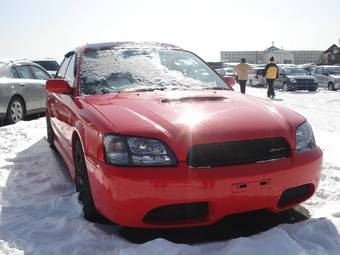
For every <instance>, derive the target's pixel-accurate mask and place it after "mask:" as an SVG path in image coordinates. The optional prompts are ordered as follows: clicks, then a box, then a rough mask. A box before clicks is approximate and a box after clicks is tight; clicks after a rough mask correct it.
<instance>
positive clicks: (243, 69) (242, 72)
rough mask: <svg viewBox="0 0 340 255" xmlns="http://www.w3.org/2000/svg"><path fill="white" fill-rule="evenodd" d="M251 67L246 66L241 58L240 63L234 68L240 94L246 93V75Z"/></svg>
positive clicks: (244, 60)
mask: <svg viewBox="0 0 340 255" xmlns="http://www.w3.org/2000/svg"><path fill="white" fill-rule="evenodd" d="M251 69H252V68H251V66H250V65H248V64H246V59H245V58H242V59H241V63H240V64H238V65H237V66H235V68H234V72H235V73H237V79H238V83H239V84H240V88H241V93H242V94H245V93H246V84H247V81H248V73H249V71H250V70H251Z"/></svg>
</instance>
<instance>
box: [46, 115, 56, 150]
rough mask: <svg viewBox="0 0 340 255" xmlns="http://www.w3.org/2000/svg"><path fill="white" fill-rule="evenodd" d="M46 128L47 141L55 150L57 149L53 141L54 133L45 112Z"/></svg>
mask: <svg viewBox="0 0 340 255" xmlns="http://www.w3.org/2000/svg"><path fill="white" fill-rule="evenodd" d="M46 129H47V142H48V143H49V145H50V148H51V149H52V150H55V151H56V150H57V149H56V147H55V145H54V143H53V142H54V138H55V135H54V132H53V129H52V126H51V120H50V117H49V116H48V115H47V114H46Z"/></svg>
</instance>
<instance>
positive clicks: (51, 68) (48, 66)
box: [33, 59, 59, 77]
mask: <svg viewBox="0 0 340 255" xmlns="http://www.w3.org/2000/svg"><path fill="white" fill-rule="evenodd" d="M33 62H34V63H36V64H38V65H40V66H42V67H43V68H44V69H45V70H46V71H47V72H48V73H49V74H50V75H51V76H52V77H54V76H55V74H56V73H57V70H58V68H59V64H58V62H57V61H55V60H54V59H40V60H33Z"/></svg>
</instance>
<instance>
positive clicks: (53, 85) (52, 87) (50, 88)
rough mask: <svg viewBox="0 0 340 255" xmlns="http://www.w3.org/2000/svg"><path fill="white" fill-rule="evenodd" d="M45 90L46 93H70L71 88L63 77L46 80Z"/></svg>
mask: <svg viewBox="0 0 340 255" xmlns="http://www.w3.org/2000/svg"><path fill="white" fill-rule="evenodd" d="M45 90H46V91H47V92H48V93H56V94H71V92H72V88H71V87H70V84H68V82H67V81H65V80H64V79H51V80H47V82H46V86H45Z"/></svg>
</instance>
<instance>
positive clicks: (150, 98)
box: [46, 42, 322, 228]
mask: <svg viewBox="0 0 340 255" xmlns="http://www.w3.org/2000/svg"><path fill="white" fill-rule="evenodd" d="M46 90H47V91H48V92H49V96H48V99H47V103H46V107H47V109H46V120H47V133H48V141H49V143H50V146H51V147H52V148H53V149H56V150H57V151H58V152H59V153H60V154H61V156H62V158H63V159H64V161H65V162H66V165H67V167H68V169H69V172H70V174H71V175H72V177H73V178H74V181H75V185H76V189H77V191H78V192H79V198H80V200H81V201H82V204H83V209H84V216H85V218H86V219H88V220H91V221H99V220H101V219H102V218H106V219H109V220H110V221H112V222H114V223H117V224H119V225H122V226H129V227H141V228H172V227H193V226H200V225H208V224H212V223H215V222H217V221H219V220H220V219H222V218H223V217H224V216H227V215H231V214H237V213H242V212H248V211H253V210H258V209H265V210H269V211H272V212H279V211H283V210H287V209H289V208H291V207H294V206H296V205H297V204H299V203H301V202H303V201H305V200H306V199H308V198H309V197H311V196H312V195H313V194H314V192H315V190H316V188H317V185H318V183H319V179H320V172H321V165H322V151H321V150H320V148H319V147H318V146H317V145H316V143H315V139H314V135H313V131H312V128H311V126H310V124H309V123H308V121H307V120H306V119H305V118H304V117H303V116H301V115H299V114H297V113H295V112H293V111H291V110H289V109H287V108H285V107H283V106H280V105H276V104H273V103H271V102H269V101H267V100H262V99H259V98H256V97H251V96H247V95H243V94H240V93H237V92H234V91H233V89H232V88H231V87H230V86H229V85H228V84H227V83H226V82H225V81H224V80H223V79H222V78H221V77H220V76H219V75H218V74H217V73H216V72H215V71H214V70H213V69H211V68H210V67H209V66H208V65H207V64H206V63H205V62H204V61H203V60H202V59H200V58H199V57H198V56H196V55H195V54H193V53H191V52H189V51H185V50H183V49H181V48H178V47H176V46H173V45H168V44H158V43H123V42H122V43H103V44H88V45H85V46H83V47H79V48H77V49H75V50H74V51H70V52H68V53H67V54H66V55H65V58H64V60H63V62H62V64H61V66H60V68H59V70H58V72H57V74H56V78H55V79H52V80H49V81H47V83H46Z"/></svg>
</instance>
